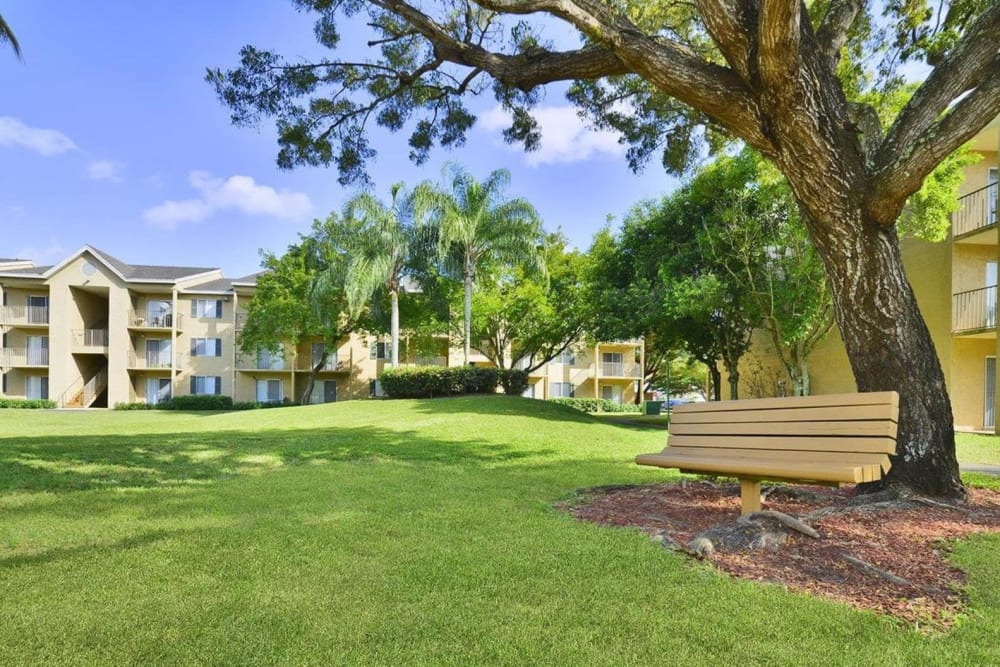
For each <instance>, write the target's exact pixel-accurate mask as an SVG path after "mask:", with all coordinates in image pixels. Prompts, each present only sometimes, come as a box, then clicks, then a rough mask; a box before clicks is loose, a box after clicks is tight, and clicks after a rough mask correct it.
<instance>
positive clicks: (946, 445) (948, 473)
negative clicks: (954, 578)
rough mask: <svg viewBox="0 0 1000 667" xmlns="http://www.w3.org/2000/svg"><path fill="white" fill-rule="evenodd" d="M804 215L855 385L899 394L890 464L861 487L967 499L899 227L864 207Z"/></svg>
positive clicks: (945, 401)
mask: <svg viewBox="0 0 1000 667" xmlns="http://www.w3.org/2000/svg"><path fill="white" fill-rule="evenodd" d="M807 221H808V222H809V226H810V232H811V234H812V237H813V239H814V241H815V243H816V245H817V248H818V249H819V251H820V256H821V257H822V258H823V262H824V264H825V266H826V270H827V276H828V278H829V280H830V284H831V288H832V289H831V291H832V293H833V300H834V311H835V315H836V319H837V324H838V326H839V328H840V333H841V337H842V338H843V340H844V345H845V347H846V348H847V356H848V358H849V359H850V362H851V368H852V370H853V371H854V378H855V381H856V382H857V386H858V391H890V390H893V391H897V392H898V393H899V397H900V407H899V431H898V434H897V441H896V455H895V456H894V457H892V468H891V470H890V471H889V474H888V475H887V476H886V477H885V478H883V480H881V481H880V482H875V483H873V484H870V485H864V486H865V488H864V489H862V490H864V491H874V490H882V489H886V488H893V489H905V490H908V491H916V492H918V493H923V494H927V495H933V496H944V497H959V498H964V497H965V488H964V487H963V486H962V481H961V478H960V477H959V470H958V459H957V458H956V456H955V434H954V427H953V418H952V411H951V403H950V401H949V399H948V392H947V390H946V388H945V380H944V373H943V371H942V370H941V364H940V362H939V361H938V356H937V351H936V350H935V348H934V343H933V341H932V339H931V336H930V331H929V330H928V329H927V325H926V324H925V323H924V320H923V317H922V316H921V314H920V311H919V309H918V307H917V301H916V298H915V297H914V294H913V289H912V287H911V286H910V283H909V282H908V281H907V279H906V276H905V275H904V273H903V263H902V259H901V257H900V253H899V240H898V238H897V235H896V231H895V228H893V227H884V226H879V225H875V224H873V223H871V222H870V221H868V220H865V218H864V215H863V213H862V212H861V211H860V210H858V211H856V212H855V213H854V215H853V216H849V217H848V219H841V220H839V221H837V223H838V224H834V221H832V220H826V221H823V222H824V223H825V224H818V223H817V221H816V220H814V219H810V218H807Z"/></svg>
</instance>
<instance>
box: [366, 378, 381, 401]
mask: <svg viewBox="0 0 1000 667" xmlns="http://www.w3.org/2000/svg"><path fill="white" fill-rule="evenodd" d="M368 395H369V396H371V397H373V398H381V397H383V396H385V391H383V389H382V383H381V382H379V381H378V380H369V381H368Z"/></svg>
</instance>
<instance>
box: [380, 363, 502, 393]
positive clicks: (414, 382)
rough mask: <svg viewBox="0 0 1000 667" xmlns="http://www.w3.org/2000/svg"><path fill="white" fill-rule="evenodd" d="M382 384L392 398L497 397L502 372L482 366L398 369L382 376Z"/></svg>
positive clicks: (390, 370) (386, 372)
mask: <svg viewBox="0 0 1000 667" xmlns="http://www.w3.org/2000/svg"><path fill="white" fill-rule="evenodd" d="M379 384H381V385H382V389H383V391H385V393H386V395H387V396H388V397H389V398H434V397H440V396H457V395H459V394H495V393H496V390H497V386H498V385H499V384H500V371H498V370H497V369H496V368H486V367H483V366H452V367H449V368H445V367H442V366H429V367H426V368H396V369H389V370H387V371H385V372H384V373H382V376H381V377H379Z"/></svg>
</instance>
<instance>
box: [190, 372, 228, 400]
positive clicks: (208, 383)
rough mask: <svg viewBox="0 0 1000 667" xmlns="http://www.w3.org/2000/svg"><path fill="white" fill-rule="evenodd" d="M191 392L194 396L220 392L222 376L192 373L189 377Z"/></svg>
mask: <svg viewBox="0 0 1000 667" xmlns="http://www.w3.org/2000/svg"><path fill="white" fill-rule="evenodd" d="M191 393H192V394H193V395H195V396H204V395H206V394H216V395H218V394H221V393H222V378H221V377H219V376H218V375H194V376H192V377H191Z"/></svg>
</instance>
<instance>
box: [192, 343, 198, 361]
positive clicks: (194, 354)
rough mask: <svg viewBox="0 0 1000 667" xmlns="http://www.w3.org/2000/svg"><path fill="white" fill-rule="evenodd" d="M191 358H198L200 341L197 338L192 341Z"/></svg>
mask: <svg viewBox="0 0 1000 667" xmlns="http://www.w3.org/2000/svg"><path fill="white" fill-rule="evenodd" d="M191 356H192V357H197V356H198V339H197V338H192V339H191Z"/></svg>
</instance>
